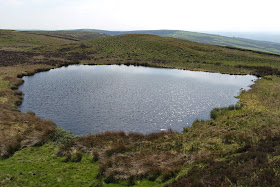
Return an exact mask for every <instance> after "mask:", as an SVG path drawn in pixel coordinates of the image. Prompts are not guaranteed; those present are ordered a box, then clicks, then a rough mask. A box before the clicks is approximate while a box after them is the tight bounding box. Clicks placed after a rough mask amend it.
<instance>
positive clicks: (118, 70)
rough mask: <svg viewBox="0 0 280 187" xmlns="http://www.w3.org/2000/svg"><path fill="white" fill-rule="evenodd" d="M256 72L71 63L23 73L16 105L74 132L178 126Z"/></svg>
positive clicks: (205, 114)
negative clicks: (21, 96) (21, 94)
mask: <svg viewBox="0 0 280 187" xmlns="http://www.w3.org/2000/svg"><path fill="white" fill-rule="evenodd" d="M255 78H256V77H254V76H250V75H246V76H235V75H225V74H219V73H206V72H194V71H184V70H177V69H162V68H147V67H135V66H123V65H122V66H117V65H111V66H106V65H104V66H103V65H102V66H87V65H73V66H68V67H62V68H58V69H54V70H50V71H48V72H42V73H38V74H35V75H34V76H30V77H24V80H25V83H24V84H23V85H22V86H21V87H20V90H21V91H23V92H24V100H23V104H22V106H21V107H20V110H21V111H23V112H26V111H28V110H31V111H33V112H35V113H36V115H38V116H40V117H42V118H46V119H51V120H53V121H54V122H55V123H56V124H57V125H58V126H60V127H62V128H64V129H67V130H70V131H72V132H73V133H75V134H89V133H98V132H104V131H119V130H123V131H125V132H131V131H134V132H142V133H149V132H155V131H159V130H162V129H169V128H171V129H173V130H175V131H182V129H183V127H186V126H190V125H191V124H192V122H193V121H194V120H195V119H209V118H210V111H211V109H212V108H215V107H224V106H228V105H230V104H234V103H236V102H237V101H238V100H237V99H236V98H234V96H237V95H238V94H239V92H240V88H244V89H248V85H251V84H253V81H252V80H253V79H255Z"/></svg>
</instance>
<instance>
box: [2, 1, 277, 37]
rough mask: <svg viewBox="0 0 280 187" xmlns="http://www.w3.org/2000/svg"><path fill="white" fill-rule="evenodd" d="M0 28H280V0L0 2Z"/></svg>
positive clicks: (246, 29)
mask: <svg viewBox="0 0 280 187" xmlns="http://www.w3.org/2000/svg"><path fill="white" fill-rule="evenodd" d="M0 5H1V6H0V28H12V27H13V28H18V29H20V28H22V29H28V28H29V29H31V28H32V29H34V28H38V29H70V28H96V29H108V30H136V29H182V30H200V31H203V30H233V31H236V30H240V31H242V30H244V31H250V30H274V31H275V30H278V31H280V25H279V24H278V18H279V17H280V13H279V11H278V10H277V9H278V7H279V5H280V3H279V2H278V1H277V0H266V1H263V0H254V1H253V0H246V1H244V0H234V1H233V0H227V1H225V0H211V1H209V0H172V1H170V0H141V1H140V0H118V1H115V0H79V1H77V0H8V1H7V0H5V1H4V0H0Z"/></svg>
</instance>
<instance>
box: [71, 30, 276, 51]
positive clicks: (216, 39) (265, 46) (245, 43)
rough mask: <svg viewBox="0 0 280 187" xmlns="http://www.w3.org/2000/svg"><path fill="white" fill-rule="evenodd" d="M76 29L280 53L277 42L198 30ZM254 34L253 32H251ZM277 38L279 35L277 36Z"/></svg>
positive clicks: (112, 34)
mask: <svg viewBox="0 0 280 187" xmlns="http://www.w3.org/2000/svg"><path fill="white" fill-rule="evenodd" d="M76 31H88V32H97V33H103V34H107V35H111V36H115V35H123V34H151V35H157V36H163V37H172V38H178V39H183V40H188V41H193V42H199V43H206V44H213V45H222V46H229V47H237V48H244V49H250V50H255V51H263V52H269V53H275V54H280V43H279V42H278V43H275V42H276V41H278V40H277V39H276V40H275V42H271V41H259V40H252V39H246V38H245V37H244V38H242V37H226V36H221V35H222V34H221V35H218V34H206V33H198V32H189V31H181V30H139V31H106V30H95V29H80V30H76ZM250 35H253V34H250ZM275 38H277V36H275Z"/></svg>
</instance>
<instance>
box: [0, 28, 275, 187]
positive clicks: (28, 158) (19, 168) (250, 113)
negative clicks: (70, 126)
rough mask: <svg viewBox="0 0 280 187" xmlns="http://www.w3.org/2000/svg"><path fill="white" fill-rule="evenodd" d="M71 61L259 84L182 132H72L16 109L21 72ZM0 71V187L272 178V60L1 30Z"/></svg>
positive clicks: (207, 49)
mask: <svg viewBox="0 0 280 187" xmlns="http://www.w3.org/2000/svg"><path fill="white" fill-rule="evenodd" d="M71 64H91V65H95V64H126V65H143V66H154V67H165V68H181V69H190V70H199V71H211V72H220V73H231V74H247V73H251V74H254V75H257V76H262V78H261V79H258V80H257V81H256V83H255V84H254V85H253V86H252V87H251V89H250V90H249V91H247V92H244V91H241V92H240V93H241V95H240V96H239V98H240V102H242V104H237V105H236V106H234V107H233V106H229V107H225V108H217V109H213V111H212V112H211V117H212V120H208V121H199V120H197V121H195V122H194V123H193V124H192V126H191V127H188V128H185V129H184V131H183V132H182V133H177V132H172V131H168V132H158V133H152V134H148V135H143V134H139V133H129V134H125V133H123V132H105V133H102V134H93V135H88V136H74V135H73V134H71V133H69V132H66V131H64V130H63V129H60V128H57V127H56V126H55V124H54V123H53V122H51V121H48V120H43V119H40V118H38V117H36V115H35V114H34V113H33V112H27V113H21V112H20V111H19V110H18V109H17V106H18V105H20V104H21V101H22V94H23V93H21V92H20V91H18V90H17V88H18V86H19V85H21V84H22V83H23V80H22V79H21V78H22V76H25V75H33V74H35V73H37V72H40V71H48V70H49V69H51V68H57V67H61V66H65V65H71ZM0 67H1V68H0V156H1V158H2V159H0V168H1V169H0V186H44V185H47V186H53V185H60V186H66V185H74V186H81V185H84V186H133V185H134V186H165V185H169V186H176V187H177V186H230V185H233V186H234V185H235V186H273V185H275V184H279V182H280V180H279V173H280V167H279V165H280V151H279V150H280V147H279V144H280V142H279V141H280V127H279V121H280V119H279V116H280V108H279V101H280V92H279V90H280V78H279V75H280V73H279V71H280V56H279V55H275V54H270V53H263V52H256V51H250V50H245V49H239V48H233V47H225V46H217V45H210V44H201V43H197V42H191V41H187V40H181V39H176V38H170V37H160V36H155V35H146V34H137V35H135V34H133V35H131V34H127V35H118V36H109V37H101V38H95V39H90V40H82V41H73V40H71V39H66V38H58V37H53V36H48V35H41V34H40V35H38V34H34V33H27V32H15V31H7V30H0ZM58 115H59V114H58ZM77 125H79V124H77ZM244 176H245V177H244Z"/></svg>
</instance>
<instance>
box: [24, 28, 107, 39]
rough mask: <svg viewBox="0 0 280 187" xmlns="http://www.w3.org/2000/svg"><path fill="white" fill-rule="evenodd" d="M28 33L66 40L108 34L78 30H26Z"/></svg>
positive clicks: (100, 36)
mask: <svg viewBox="0 0 280 187" xmlns="http://www.w3.org/2000/svg"><path fill="white" fill-rule="evenodd" d="M25 32H26V33H28V34H36V35H42V36H48V37H54V38H61V39H66V40H73V41H81V40H89V39H94V38H102V37H106V36H107V35H106V34H101V33H97V32H86V31H81V32H76V31H63V30H62V31H25Z"/></svg>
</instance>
